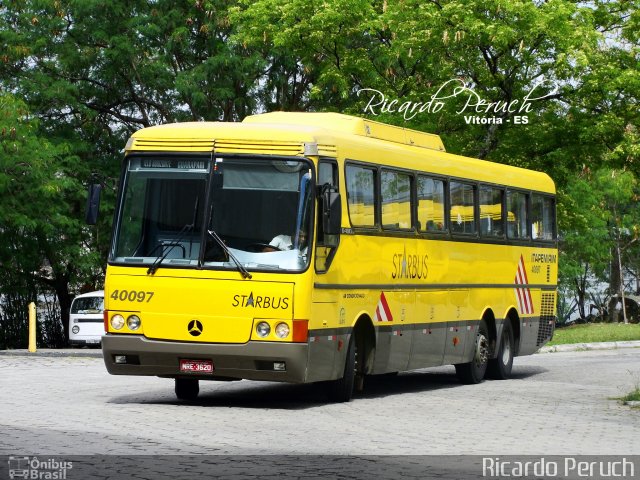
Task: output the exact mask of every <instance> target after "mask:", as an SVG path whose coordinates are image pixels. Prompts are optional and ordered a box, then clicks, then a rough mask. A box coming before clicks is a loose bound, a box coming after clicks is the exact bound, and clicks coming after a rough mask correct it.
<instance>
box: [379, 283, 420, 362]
mask: <svg viewBox="0 0 640 480" xmlns="http://www.w3.org/2000/svg"><path fill="white" fill-rule="evenodd" d="M385 296H386V298H387V299H388V301H389V305H390V308H391V311H393V312H396V314H395V316H394V317H393V322H392V323H393V325H392V328H391V332H390V338H389V360H388V365H387V371H389V372H402V371H405V370H407V368H408V365H409V355H410V354H411V343H412V337H413V327H414V325H410V324H409V322H411V323H413V321H414V318H415V315H414V310H415V293H414V292H411V291H409V292H385Z"/></svg>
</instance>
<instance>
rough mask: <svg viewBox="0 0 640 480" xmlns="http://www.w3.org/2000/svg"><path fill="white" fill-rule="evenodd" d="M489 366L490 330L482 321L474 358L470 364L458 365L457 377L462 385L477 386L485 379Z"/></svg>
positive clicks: (476, 340)
mask: <svg viewBox="0 0 640 480" xmlns="http://www.w3.org/2000/svg"><path fill="white" fill-rule="evenodd" d="M488 364H489V329H488V328H487V323H486V322H485V321H484V319H483V320H480V325H479V326H478V333H477V334H476V339H475V344H474V352H473V358H472V360H471V361H470V362H468V363H460V364H458V365H456V375H457V376H458V379H459V380H460V381H461V382H462V383H466V384H475V383H480V382H482V380H483V379H484V374H485V373H486V371H487V365H488Z"/></svg>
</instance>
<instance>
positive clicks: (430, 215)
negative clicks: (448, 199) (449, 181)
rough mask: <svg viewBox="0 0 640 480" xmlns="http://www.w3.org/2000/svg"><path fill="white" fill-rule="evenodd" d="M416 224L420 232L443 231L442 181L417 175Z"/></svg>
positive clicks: (444, 226)
mask: <svg viewBox="0 0 640 480" xmlns="http://www.w3.org/2000/svg"><path fill="white" fill-rule="evenodd" d="M418 224H419V225H420V231H421V232H445V231H446V230H447V228H446V224H445V216H444V182H443V181H442V180H436V179H433V178H429V177H424V176H422V175H420V176H419V177H418Z"/></svg>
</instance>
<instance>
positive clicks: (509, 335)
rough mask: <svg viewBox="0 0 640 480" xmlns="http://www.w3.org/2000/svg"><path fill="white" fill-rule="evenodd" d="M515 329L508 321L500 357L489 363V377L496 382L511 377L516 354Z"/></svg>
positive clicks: (500, 348)
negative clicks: (514, 354) (514, 353)
mask: <svg viewBox="0 0 640 480" xmlns="http://www.w3.org/2000/svg"><path fill="white" fill-rule="evenodd" d="M514 349H515V347H514V340H513V328H512V327H511V322H509V321H508V320H507V321H506V322H505V324H504V326H503V327H502V335H501V337H500V347H498V355H497V356H496V358H494V359H491V360H490V361H489V368H488V369H487V376H488V377H489V378H493V379H495V380H506V379H507V378H509V377H510V376H511V368H512V367H513V352H514Z"/></svg>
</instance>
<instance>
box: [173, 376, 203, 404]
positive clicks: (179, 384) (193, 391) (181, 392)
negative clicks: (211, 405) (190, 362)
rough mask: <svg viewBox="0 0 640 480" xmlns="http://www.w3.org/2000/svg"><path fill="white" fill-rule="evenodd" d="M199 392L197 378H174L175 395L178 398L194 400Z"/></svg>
mask: <svg viewBox="0 0 640 480" xmlns="http://www.w3.org/2000/svg"><path fill="white" fill-rule="evenodd" d="M198 393H200V386H199V385H198V380H196V379H194V378H176V397H178V400H195V399H196V398H198Z"/></svg>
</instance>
